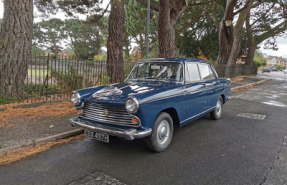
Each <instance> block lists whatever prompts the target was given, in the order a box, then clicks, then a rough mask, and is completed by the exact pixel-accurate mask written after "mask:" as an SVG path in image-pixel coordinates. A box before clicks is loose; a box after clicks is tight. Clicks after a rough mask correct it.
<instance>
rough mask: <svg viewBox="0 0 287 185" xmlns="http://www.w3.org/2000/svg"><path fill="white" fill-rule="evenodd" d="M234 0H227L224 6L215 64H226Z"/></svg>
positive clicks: (230, 45) (229, 47)
mask: <svg viewBox="0 0 287 185" xmlns="http://www.w3.org/2000/svg"><path fill="white" fill-rule="evenodd" d="M235 4H236V0H228V1H227V3H226V7H225V13H224V17H223V18H222V20H221V22H220V25H219V51H218V57H217V61H216V63H217V64H227V63H228V59H229V55H230V52H231V49H232V44H233V40H234V37H233V24H232V21H233V18H234V13H233V11H234V6H235Z"/></svg>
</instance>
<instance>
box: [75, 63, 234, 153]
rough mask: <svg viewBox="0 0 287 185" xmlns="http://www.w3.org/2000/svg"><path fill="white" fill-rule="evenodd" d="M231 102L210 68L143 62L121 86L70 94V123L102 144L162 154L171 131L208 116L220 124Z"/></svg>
mask: <svg viewBox="0 0 287 185" xmlns="http://www.w3.org/2000/svg"><path fill="white" fill-rule="evenodd" d="M230 97H231V96H230V79H224V78H218V76H217V73H216V71H215V68H214V66H213V65H212V64H211V63H210V62H207V61H205V60H201V59H194V58H192V59H188V58H160V59H149V60H142V61H139V62H138V63H137V64H136V65H135V67H134V68H133V70H132V71H131V73H130V74H129V76H128V78H127V79H126V80H125V82H124V83H117V84H112V85H103V86H98V87H92V88H86V89H81V90H78V91H75V92H73V94H72V97H71V101H72V102H73V103H74V104H75V105H76V109H77V112H78V117H75V118H72V119H71V120H70V121H71V122H72V125H73V126H79V127H82V128H84V129H85V135H86V136H87V137H90V138H93V139H96V140H100V141H104V142H109V136H118V137H122V138H125V139H127V140H134V139H138V138H146V141H147V145H148V146H149V148H150V149H151V150H153V151H156V152H161V151H164V150H165V149H167V147H168V146H169V144H170V143H171V140H172V136H173V131H174V127H175V126H183V125H185V124H187V123H190V122H192V121H193V120H196V119H198V118H200V117H202V116H204V115H206V114H208V113H210V115H211V118H212V119H215V120H216V119H219V118H220V117H221V115H222V105H223V104H224V103H226V102H227V100H228V99H229V98H230Z"/></svg>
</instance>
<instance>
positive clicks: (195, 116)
mask: <svg viewBox="0 0 287 185" xmlns="http://www.w3.org/2000/svg"><path fill="white" fill-rule="evenodd" d="M215 107H216V106H214V107H211V108H210V109H207V110H205V111H203V112H201V113H199V114H196V115H194V116H192V117H190V118H187V119H185V120H183V121H181V122H180V123H183V122H186V121H188V120H190V119H193V118H195V117H197V116H199V115H201V114H204V113H206V112H208V111H210V110H212V109H215Z"/></svg>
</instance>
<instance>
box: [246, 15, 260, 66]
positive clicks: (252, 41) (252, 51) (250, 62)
mask: <svg viewBox="0 0 287 185" xmlns="http://www.w3.org/2000/svg"><path fill="white" fill-rule="evenodd" d="M246 34H247V38H248V51H247V58H246V62H245V65H250V66H251V65H253V64H254V63H253V58H254V54H255V50H256V47H257V44H256V41H255V38H254V36H253V33H252V29H251V25H250V13H248V15H247V17H246Z"/></svg>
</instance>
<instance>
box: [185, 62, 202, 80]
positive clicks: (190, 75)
mask: <svg viewBox="0 0 287 185" xmlns="http://www.w3.org/2000/svg"><path fill="white" fill-rule="evenodd" d="M185 78H186V79H185V81H186V82H187V83H188V82H196V81H200V80H201V79H200V75H199V71H198V66H197V63H187V64H186V71H185Z"/></svg>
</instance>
